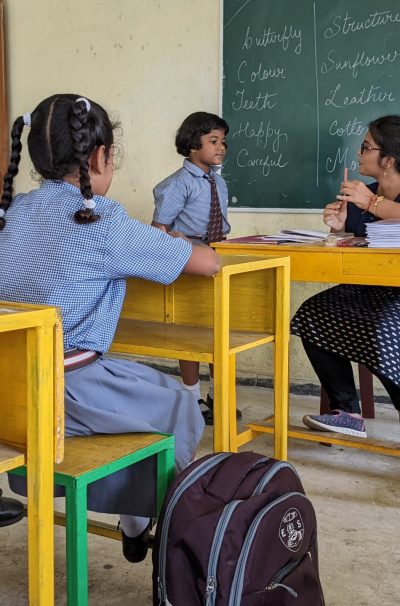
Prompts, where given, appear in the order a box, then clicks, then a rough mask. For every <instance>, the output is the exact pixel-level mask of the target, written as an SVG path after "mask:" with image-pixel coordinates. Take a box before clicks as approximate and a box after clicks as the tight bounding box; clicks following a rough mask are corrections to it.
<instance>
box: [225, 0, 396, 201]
mask: <svg viewBox="0 0 400 606" xmlns="http://www.w3.org/2000/svg"><path fill="white" fill-rule="evenodd" d="M333 4H334V3H327V2H325V1H323V0H314V1H311V0H302V2H293V1H292V0H281V1H280V2H279V3H277V2H273V1H270V0H251V1H250V0H247V1H244V0H225V1H224V19H223V20H224V30H223V31H224V40H223V64H224V78H223V92H222V98H223V115H224V117H225V119H226V120H227V121H228V122H229V125H230V129H231V130H230V133H229V141H228V142H229V149H228V155H227V159H226V163H225V166H224V169H223V173H224V176H225V178H226V180H227V182H228V186H229V191H230V204H231V206H233V207H244V208H246V207H250V208H251V207H254V208H274V209H275V208H278V209H279V208H283V209H285V208H286V209H291V208H292V209H295V208H302V209H319V208H322V207H323V206H324V205H325V204H326V203H327V202H329V201H330V200H331V199H334V197H335V196H336V193H337V191H338V189H339V187H340V181H341V176H342V175H343V168H344V167H347V168H348V169H349V178H356V177H357V178H358V172H357V171H358V157H357V151H358V149H359V146H360V143H361V142H362V139H363V136H364V135H365V132H366V130H367V128H368V122H370V121H371V120H373V119H375V118H377V117H378V116H380V115H384V114H389V113H400V78H398V73H399V68H400V6H399V5H398V0H386V1H384V2H383V4H381V5H380V6H379V10H377V8H376V2H375V1H372V0H364V2H362V3H361V2H359V1H358V0H347V1H346V2H344V1H340V0H339V1H338V2H336V3H335V4H334V6H333Z"/></svg>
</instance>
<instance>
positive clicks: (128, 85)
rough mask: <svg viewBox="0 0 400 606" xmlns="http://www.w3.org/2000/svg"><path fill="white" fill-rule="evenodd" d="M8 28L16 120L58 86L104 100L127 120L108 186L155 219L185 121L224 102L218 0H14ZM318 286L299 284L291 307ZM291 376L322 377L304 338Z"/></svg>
mask: <svg viewBox="0 0 400 606" xmlns="http://www.w3.org/2000/svg"><path fill="white" fill-rule="evenodd" d="M6 27H7V41H8V42H7V56H8V81H9V101H10V103H9V107H10V123H11V120H12V119H14V118H15V117H16V116H18V115H21V114H22V113H24V112H27V111H30V110H32V109H33V108H34V107H35V106H36V105H37V103H39V102H40V101H41V100H42V99H43V98H45V97H47V96H49V95H51V94H54V93H56V92H72V93H79V94H80V95H83V96H88V97H89V98H92V99H94V100H96V101H98V102H99V103H100V104H102V105H103V106H104V107H105V108H106V109H107V110H108V111H109V112H110V113H111V115H112V117H114V118H115V119H118V120H120V121H121V123H122V129H123V131H122V134H121V135H120V136H119V141H120V143H121V144H122V147H123V150H124V155H123V160H122V163H121V168H120V169H119V170H118V171H117V172H116V174H115V178H114V181H113V184H112V187H111V190H110V195H111V196H113V197H114V198H116V199H118V200H120V201H121V202H123V203H124V205H125V206H126V208H127V209H128V211H129V213H130V214H132V215H133V216H135V217H137V218H139V219H141V220H143V221H150V220H151V216H152V210H153V208H152V193H151V192H152V188H153V186H154V185H155V184H156V183H157V182H158V181H159V180H161V179H162V178H164V177H165V176H167V175H168V174H169V173H170V172H172V171H173V170H175V169H176V168H178V167H179V166H180V164H181V161H182V159H181V158H180V157H179V156H178V155H177V154H176V151H175V148H174V144H173V139H174V133H175V131H176V129H177V127H178V126H179V124H180V122H181V121H182V120H183V118H184V117H185V116H186V115H188V114H189V113H191V112H193V111H198V110H204V111H211V112H218V110H219V106H220V105H219V91H220V84H219V83H220V79H221V73H220V65H221V59H220V49H221V44H220V3H219V0H118V1H117V0H114V1H112V0H68V2H64V1H63V2H61V1H60V0H8V2H7V5H6ZM29 173H30V164H29V161H28V158H27V150H26V148H24V150H23V161H22V163H21V169H20V175H19V176H18V178H17V181H16V190H17V191H21V190H26V189H27V188H31V187H32V185H33V182H32V180H31V179H30V176H29ZM230 221H231V223H232V228H233V231H232V234H233V235H242V234H250V233H271V232H273V231H275V230H277V229H279V228H281V227H283V226H285V227H292V226H297V227H309V228H316V229H318V228H321V218H320V216H319V215H305V214H293V215H290V214H271V213H268V214H267V213H266V214H260V213H257V214H256V213H251V212H249V213H247V212H246V213H240V214H237V213H231V214H230ZM317 288H318V287H314V286H311V285H305V284H302V285H298V286H296V287H295V288H293V289H292V291H293V302H292V307H293V310H294V309H295V308H296V307H297V306H298V304H299V301H300V300H302V299H304V298H305V297H306V296H308V294H310V293H311V292H314V291H315V290H316V289H317ZM265 356H267V362H266V358H265ZM270 367H271V363H270V355H269V353H268V351H267V350H263V351H258V350H254V351H253V352H250V353H248V354H246V355H243V356H239V359H238V370H239V373H241V374H247V375H250V376H255V375H261V376H270V375H271V370H270ZM291 376H292V380H294V381H299V380H305V381H308V380H312V381H314V382H315V376H314V374H313V372H312V370H311V368H310V366H309V364H308V362H307V360H306V359H305V357H304V354H303V353H302V348H301V345H300V343H299V339H297V338H294V339H293V343H292V360H291Z"/></svg>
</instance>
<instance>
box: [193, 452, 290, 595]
mask: <svg viewBox="0 0 400 606" xmlns="http://www.w3.org/2000/svg"><path fill="white" fill-rule="evenodd" d="M267 460H268V459H260V460H259V461H257V465H258V464H259V463H260V462H265V461H267ZM285 467H287V468H289V469H292V471H294V472H295V473H296V475H297V477H299V475H298V473H297V471H296V470H295V469H294V467H293V466H292V465H291V464H290V463H286V462H282V461H279V462H277V463H274V465H273V466H272V467H271V468H270V469H269V470H268V471H267V472H266V473H265V474H264V475H263V476H262V478H261V480H260V481H259V483H258V484H257V486H256V487H255V489H254V491H253V493H252V494H251V497H253V496H256V495H258V494H260V493H261V492H262V491H263V489H264V488H265V486H266V485H267V484H268V483H269V482H270V481H271V480H272V478H273V477H274V476H275V475H276V474H277V473H278V471H280V470H281V469H284V468H285ZM239 503H243V499H241V500H237V501H232V502H231V503H229V504H228V505H226V506H225V508H224V510H223V512H222V514H221V517H220V519H219V521H218V524H217V527H216V529H215V533H214V538H213V543H212V546H211V551H210V558H209V562H208V570H207V584H206V592H205V596H204V597H205V606H215V600H216V591H215V590H216V588H217V565H218V559H219V554H220V551H221V547H222V542H223V538H224V533H225V530H226V527H227V526H228V524H229V521H230V519H231V517H232V514H233V512H234V510H235V509H236V507H237V506H238V505H239Z"/></svg>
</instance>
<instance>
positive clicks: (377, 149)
mask: <svg viewBox="0 0 400 606" xmlns="http://www.w3.org/2000/svg"><path fill="white" fill-rule="evenodd" d="M373 149H375V150H376V151H382V150H381V148H380V147H372V145H368V143H364V141H363V142H362V143H361V146H360V151H361V153H362V154H363V153H364V152H365V150H367V151H372V150H373Z"/></svg>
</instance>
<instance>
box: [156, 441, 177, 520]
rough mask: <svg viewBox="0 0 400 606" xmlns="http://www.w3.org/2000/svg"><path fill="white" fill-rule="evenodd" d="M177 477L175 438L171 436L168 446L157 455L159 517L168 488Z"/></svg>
mask: <svg viewBox="0 0 400 606" xmlns="http://www.w3.org/2000/svg"><path fill="white" fill-rule="evenodd" d="M174 475H175V438H174V436H171V438H170V441H169V443H168V446H166V447H165V448H163V450H160V452H158V453H157V517H158V516H159V515H160V511H161V507H162V504H163V502H164V499H165V494H166V492H167V490H168V486H169V485H170V484H171V482H172V480H173V479H174Z"/></svg>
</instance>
